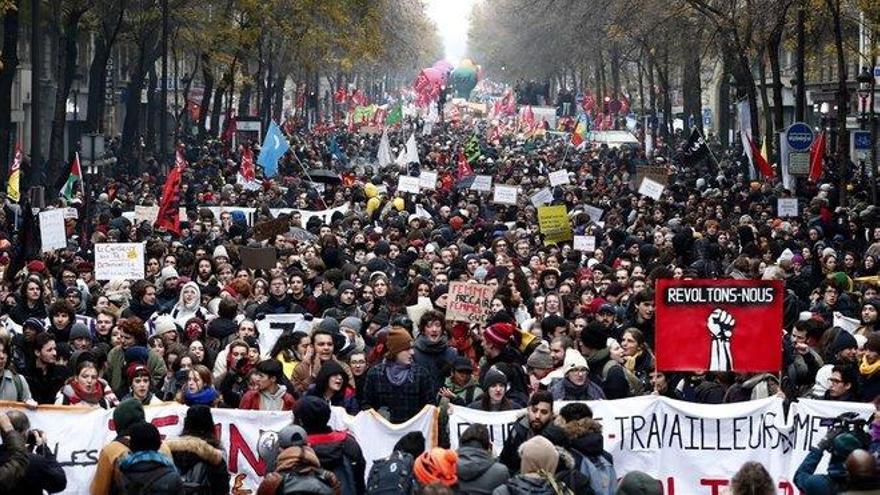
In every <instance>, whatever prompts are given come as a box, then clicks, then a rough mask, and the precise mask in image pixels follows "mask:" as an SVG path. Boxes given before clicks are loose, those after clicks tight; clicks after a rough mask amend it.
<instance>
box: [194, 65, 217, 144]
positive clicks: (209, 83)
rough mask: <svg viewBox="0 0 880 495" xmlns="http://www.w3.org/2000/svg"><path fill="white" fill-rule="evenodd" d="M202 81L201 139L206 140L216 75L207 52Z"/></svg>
mask: <svg viewBox="0 0 880 495" xmlns="http://www.w3.org/2000/svg"><path fill="white" fill-rule="evenodd" d="M202 79H203V82H204V90H203V93H202V101H201V103H200V105H199V124H198V125H199V138H201V139H204V138H205V136H207V135H208V129H207V127H206V126H205V124H206V123H207V121H208V107H209V106H210V105H211V96H212V95H213V93H214V73H213V72H212V71H211V56H210V55H209V54H208V53H207V52H205V53H202Z"/></svg>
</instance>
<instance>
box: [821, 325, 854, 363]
mask: <svg viewBox="0 0 880 495" xmlns="http://www.w3.org/2000/svg"><path fill="white" fill-rule="evenodd" d="M858 347H859V343H858V342H856V339H855V337H853V336H852V334H851V333H849V332H847V331H846V330H843V329H841V330H840V332H838V333H837V336H836V337H834V340H833V341H832V342H831V345H829V346H828V354H829V355H831V356H836V355H837V353H838V352H840V351H842V350H844V349H858Z"/></svg>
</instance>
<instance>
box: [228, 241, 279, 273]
mask: <svg viewBox="0 0 880 495" xmlns="http://www.w3.org/2000/svg"><path fill="white" fill-rule="evenodd" d="M238 255H239V257H240V258H241V264H242V266H244V267H245V268H254V269H260V270H271V269H273V268H275V262H276V260H277V258H276V252H275V248H272V247H266V248H263V247H257V248H251V247H242V248H239V250H238Z"/></svg>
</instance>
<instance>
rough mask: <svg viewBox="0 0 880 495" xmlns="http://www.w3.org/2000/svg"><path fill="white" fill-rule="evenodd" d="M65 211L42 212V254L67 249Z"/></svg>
mask: <svg viewBox="0 0 880 495" xmlns="http://www.w3.org/2000/svg"><path fill="white" fill-rule="evenodd" d="M64 213H65V210H64V209H55V210H46V211H41V212H40V245H41V246H42V252H44V253H45V252H48V251H54V250H56V249H64V248H66V247H67V232H66V230H65V228H64Z"/></svg>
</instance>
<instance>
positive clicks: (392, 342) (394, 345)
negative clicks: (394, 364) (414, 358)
mask: <svg viewBox="0 0 880 495" xmlns="http://www.w3.org/2000/svg"><path fill="white" fill-rule="evenodd" d="M412 346H413V338H412V336H411V335H410V334H409V332H407V331H406V330H404V329H402V328H392V329H390V330H389V331H388V336H387V337H386V338H385V348H386V349H388V351H387V354H386V355H387V356H388V358H390V359H394V357H395V356H397V354H398V353H401V352H403V351H405V350H408V349H412Z"/></svg>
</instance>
